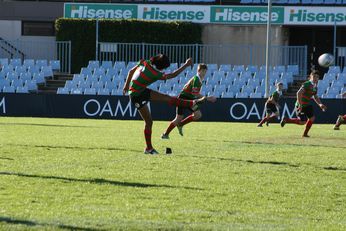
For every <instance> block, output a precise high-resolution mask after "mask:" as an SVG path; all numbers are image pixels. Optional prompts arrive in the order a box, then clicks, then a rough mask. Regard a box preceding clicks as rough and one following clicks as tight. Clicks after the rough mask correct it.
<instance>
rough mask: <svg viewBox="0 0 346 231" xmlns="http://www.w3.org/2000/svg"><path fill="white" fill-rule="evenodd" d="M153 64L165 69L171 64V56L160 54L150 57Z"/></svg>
mask: <svg viewBox="0 0 346 231" xmlns="http://www.w3.org/2000/svg"><path fill="white" fill-rule="evenodd" d="M150 62H151V64H153V65H154V66H155V67H156V68H157V69H158V70H163V69H165V68H167V67H169V65H171V63H170V61H169V58H168V57H167V56H166V55H163V54H159V55H157V56H154V57H151V58H150Z"/></svg>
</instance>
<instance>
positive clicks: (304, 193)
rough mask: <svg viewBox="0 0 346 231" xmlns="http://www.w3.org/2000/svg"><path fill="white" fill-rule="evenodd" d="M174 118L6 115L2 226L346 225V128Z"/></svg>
mask: <svg viewBox="0 0 346 231" xmlns="http://www.w3.org/2000/svg"><path fill="white" fill-rule="evenodd" d="M167 125H168V122H156V121H155V122H154V130H153V144H154V146H155V147H156V149H157V150H158V151H159V152H160V153H161V154H160V155H158V156H151V155H144V154H143V149H144V146H145V145H144V138H143V122H142V121H115V120H77V119H42V118H6V117H2V118H0V137H1V143H0V230H37V229H39V230H157V229H161V230H182V229H184V230H185V229H188V230H191V229H192V230H345V229H346V206H345V205H346V151H345V150H346V126H345V127H341V130H340V131H333V130H332V125H314V126H313V127H312V129H311V132H310V135H311V138H309V139H302V138H301V134H302V132H303V129H304V128H303V127H302V126H297V125H287V126H286V127H285V128H281V127H280V126H279V125H278V124H272V125H271V126H270V127H268V128H267V127H263V128H257V127H256V125H255V124H244V123H202V122H200V123H192V124H189V125H188V126H186V127H185V128H184V131H185V136H184V137H180V136H179V135H178V132H177V131H176V130H174V131H172V134H171V136H170V140H160V138H159V137H160V134H161V133H162V132H163V130H164V129H165V128H166V126H167ZM166 147H171V148H172V150H173V154H172V155H165V154H163V153H164V150H165V148H166Z"/></svg>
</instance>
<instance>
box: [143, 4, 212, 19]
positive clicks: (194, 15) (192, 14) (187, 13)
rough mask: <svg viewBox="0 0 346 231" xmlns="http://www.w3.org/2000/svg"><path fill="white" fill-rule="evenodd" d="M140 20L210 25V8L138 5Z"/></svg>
mask: <svg viewBox="0 0 346 231" xmlns="http://www.w3.org/2000/svg"><path fill="white" fill-rule="evenodd" d="M138 18H140V19H144V20H160V21H189V22H196V23H210V7H209V6H189V5H138Z"/></svg>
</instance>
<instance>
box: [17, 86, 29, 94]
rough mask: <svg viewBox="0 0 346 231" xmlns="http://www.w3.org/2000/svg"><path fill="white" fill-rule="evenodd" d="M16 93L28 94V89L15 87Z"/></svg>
mask: <svg viewBox="0 0 346 231" xmlns="http://www.w3.org/2000/svg"><path fill="white" fill-rule="evenodd" d="M16 93H29V89H28V87H23V86H22V87H17V88H16Z"/></svg>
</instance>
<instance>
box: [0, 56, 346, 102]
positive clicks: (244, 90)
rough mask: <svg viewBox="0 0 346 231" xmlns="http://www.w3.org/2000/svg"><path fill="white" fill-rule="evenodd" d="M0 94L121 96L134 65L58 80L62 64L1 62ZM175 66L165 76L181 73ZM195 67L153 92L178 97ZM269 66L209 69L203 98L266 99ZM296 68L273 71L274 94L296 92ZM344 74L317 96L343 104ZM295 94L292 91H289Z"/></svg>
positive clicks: (332, 75) (326, 82)
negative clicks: (277, 86)
mask: <svg viewBox="0 0 346 231" xmlns="http://www.w3.org/2000/svg"><path fill="white" fill-rule="evenodd" d="M0 65H1V70H0V89H1V92H3V93H56V94H71V95H108V96H110V95H115V96H119V95H122V87H123V85H124V82H125V80H126V76H127V73H128V71H129V69H131V68H132V67H133V66H135V65H136V62H128V63H125V62H124V61H118V62H115V63H113V62H111V61H103V62H99V61H96V60H91V61H89V64H88V66H87V67H84V68H82V69H81V71H80V73H78V74H73V75H67V76H66V75H62V76H61V75H60V74H59V70H60V61H59V60H50V61H48V60H33V59H26V60H23V61H22V60H21V59H10V60H8V59H7V58H2V59H0ZM178 66H179V64H178V63H172V64H171V66H170V67H169V68H168V69H167V70H166V72H171V71H173V70H175V69H177V68H178ZM196 72H197V64H194V66H193V67H192V68H188V69H186V70H185V71H184V72H183V73H181V74H180V75H179V76H177V77H176V78H174V79H170V80H167V81H157V82H155V83H154V84H152V85H150V88H151V89H155V90H158V91H160V92H162V93H166V94H169V95H178V94H179V92H180V91H181V89H182V88H183V86H184V85H185V84H186V83H187V81H188V80H189V79H190V78H191V77H192V76H194V75H195V74H196ZM265 73H266V72H265V66H257V65H248V66H245V65H217V64H208V72H207V75H206V77H205V80H204V86H203V87H202V94H205V95H214V96H216V97H219V98H263V97H264V93H265V83H264V79H265ZM297 74H298V66H297V65H288V66H282V65H279V66H274V67H273V68H272V69H271V70H270V81H269V82H270V91H273V90H274V89H275V84H276V83H278V82H282V83H283V85H284V89H285V91H288V90H289V89H290V88H293V89H294V87H295V86H296V85H294V75H297ZM345 86H346V68H344V69H343V70H342V69H341V68H340V67H339V66H332V67H330V68H329V70H328V72H327V73H326V74H325V75H324V77H323V79H322V80H320V81H319V84H318V89H319V92H318V94H319V95H320V96H321V97H322V98H341V93H342V92H344V91H345ZM291 92H292V90H291Z"/></svg>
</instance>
